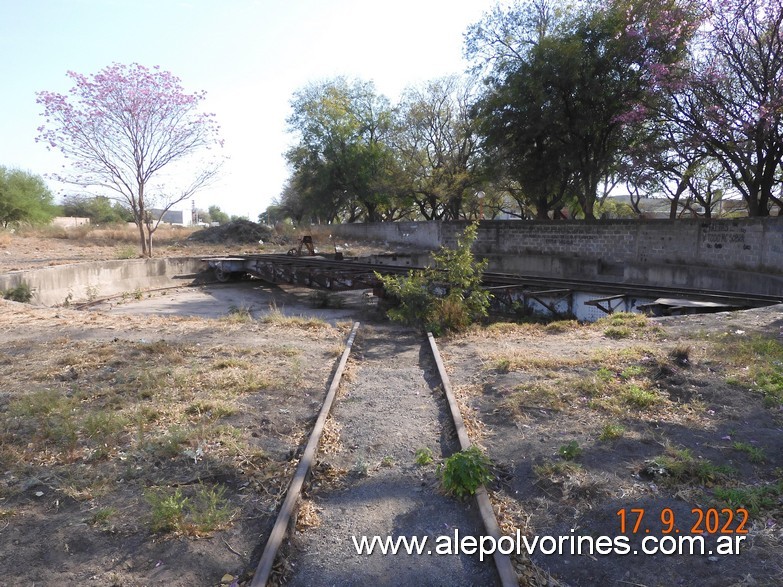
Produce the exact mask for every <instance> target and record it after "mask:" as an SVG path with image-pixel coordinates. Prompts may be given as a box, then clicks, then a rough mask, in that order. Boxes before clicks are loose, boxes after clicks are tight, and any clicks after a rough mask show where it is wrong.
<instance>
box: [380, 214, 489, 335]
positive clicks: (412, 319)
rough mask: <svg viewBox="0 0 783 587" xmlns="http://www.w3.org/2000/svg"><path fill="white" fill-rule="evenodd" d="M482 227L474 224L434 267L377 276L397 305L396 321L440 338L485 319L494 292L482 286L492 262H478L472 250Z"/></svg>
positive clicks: (435, 258) (391, 311)
mask: <svg viewBox="0 0 783 587" xmlns="http://www.w3.org/2000/svg"><path fill="white" fill-rule="evenodd" d="M477 235H478V224H475V223H474V224H471V225H469V226H468V227H467V228H465V231H464V232H463V233H462V235H461V236H460V237H459V238H458V239H457V247H456V248H455V249H450V248H448V247H441V249H440V250H439V251H438V252H436V253H434V254H433V256H432V259H433V262H434V263H433V266H432V267H429V268H427V269H425V270H419V271H409V272H408V274H407V275H381V274H379V273H376V274H375V275H376V277H377V278H378V279H379V280H380V281H381V283H382V284H383V287H384V289H385V290H386V292H387V293H388V294H389V295H390V297H391V298H392V300H393V301H394V302H396V304H397V305H396V306H394V307H392V308H391V309H389V311H388V316H389V318H391V319H392V320H395V321H397V322H402V323H404V324H408V325H410V326H419V327H422V328H424V329H425V330H428V331H430V332H432V333H433V334H434V335H435V336H439V335H441V334H443V333H445V332H449V331H451V332H459V331H461V330H465V329H466V328H467V327H468V326H470V324H472V323H473V322H475V321H477V320H479V319H481V318H483V317H485V316H486V315H487V312H488V310H489V303H490V297H491V296H490V293H489V292H488V291H487V290H485V289H483V288H482V287H481V279H482V275H483V273H484V270H485V269H486V267H487V263H488V261H487V260H486V259H484V260H482V261H476V259H475V257H474V256H473V253H472V252H471V247H472V245H473V243H474V241H475V240H476V236H477Z"/></svg>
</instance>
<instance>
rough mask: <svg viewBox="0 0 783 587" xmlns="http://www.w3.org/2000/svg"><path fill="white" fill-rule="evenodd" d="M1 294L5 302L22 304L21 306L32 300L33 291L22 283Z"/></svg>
mask: <svg viewBox="0 0 783 587" xmlns="http://www.w3.org/2000/svg"><path fill="white" fill-rule="evenodd" d="M2 294H3V298H4V299H6V300H11V301H12V302H22V303H23V304H27V303H29V302H30V300H31V299H33V290H32V289H31V288H30V286H29V285H27V284H26V283H25V282H24V281H23V282H22V283H20V284H19V285H17V286H16V287H12V288H11V289H7V290H5V291H3V292H2Z"/></svg>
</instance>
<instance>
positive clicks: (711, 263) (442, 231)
mask: <svg viewBox="0 0 783 587" xmlns="http://www.w3.org/2000/svg"><path fill="white" fill-rule="evenodd" d="M414 225H416V227H415V228H414ZM466 225H467V223H466V222H444V223H440V222H420V223H413V222H408V223H401V224H399V225H395V224H383V223H377V224H356V225H351V224H343V225H334V226H332V231H333V233H336V234H341V235H344V236H345V237H347V238H366V239H368V240H375V241H385V242H388V243H389V244H404V245H413V246H421V247H423V248H431V249H435V248H437V247H439V246H441V245H446V246H454V245H455V244H456V241H457V238H458V236H459V235H460V234H461V233H462V231H463V230H464V229H465V226H466ZM360 235H361V236H360ZM474 252H475V253H476V254H478V255H479V256H482V257H485V258H487V259H489V261H490V270H492V271H502V272H506V273H518V274H528V275H542V276H554V277H564V278H575V279H590V280H595V281H607V282H615V283H633V284H642V285H645V284H646V285H656V286H674V287H683V288H697V289H710V290H719V291H728V292H734V293H755V294H766V295H783V218H779V217H775V218H741V219H733V220H727V219H721V220H674V221H672V220H603V221H600V222H599V221H592V222H588V221H578V220H572V221H552V222H546V221H543V222H541V221H525V220H499V221H482V222H481V225H480V228H479V233H478V238H477V239H476V243H475V245H474Z"/></svg>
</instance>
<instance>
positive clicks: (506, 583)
mask: <svg viewBox="0 0 783 587" xmlns="http://www.w3.org/2000/svg"><path fill="white" fill-rule="evenodd" d="M427 339H428V340H429V343H430V349H431V350H432V355H433V357H435V364H436V365H437V367H438V374H439V375H440V380H441V383H442V384H443V393H444V394H445V395H446V400H447V401H448V404H449V411H450V412H451V419H452V421H453V422H454V428H455V429H456V430H457V438H458V439H459V444H460V447H461V448H462V450H466V449H468V448H470V445H471V442H470V437H469V436H468V432H467V430H466V429H465V422H464V420H463V419H462V412H460V409H459V404H458V403H457V398H456V397H455V395H454V391H453V390H452V389H451V381H450V380H449V374H448V373H447V372H446V367H445V366H444V365H443V360H442V359H441V357H440V352H439V351H438V345H437V344H436V343H435V337H433V336H432V333H431V332H428V333H427ZM474 497H475V498H476V504H477V505H478V509H479V514H480V515H481V521H482V523H483V524H484V530H485V531H486V532H487V534H488V535H490V536H492V538H493V539H494V540H495V544H497V543H498V541H499V540H500V537H501V536H502V534H501V532H500V526H499V525H498V521H497V518H496V517H495V511H494V510H493V509H492V503H491V502H490V501H489V494H488V493H487V489H486V487H484V486H483V485H482V486H480V487H479V488H478V489H477V490H476V493H475V496H474ZM492 558H493V560H494V561H495V568H496V569H497V572H498V576H499V577H500V584H501V585H503V587H517V585H519V578H518V577H517V572H516V571H515V570H514V565H513V564H512V563H511V558H510V557H509V556H508V555H507V554H503V553H501V552H500V550H499V549H496V550H495V552H494V553H493V555H492Z"/></svg>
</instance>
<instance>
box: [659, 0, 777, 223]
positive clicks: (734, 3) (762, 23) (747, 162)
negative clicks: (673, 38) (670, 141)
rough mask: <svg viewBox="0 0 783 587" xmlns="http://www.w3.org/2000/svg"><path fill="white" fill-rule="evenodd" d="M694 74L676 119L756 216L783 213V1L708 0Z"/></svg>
mask: <svg viewBox="0 0 783 587" xmlns="http://www.w3.org/2000/svg"><path fill="white" fill-rule="evenodd" d="M704 10H705V13H704V16H705V21H704V22H705V25H704V27H703V28H702V30H701V32H700V35H699V38H698V40H699V43H698V44H697V45H696V47H695V48H694V50H693V59H692V62H693V65H692V67H693V74H692V76H691V77H690V79H689V80H688V83H687V85H686V86H685V87H684V88H682V89H681V91H678V92H675V93H674V95H673V105H674V106H673V108H672V110H671V115H670V119H671V120H672V121H673V122H674V123H676V124H677V125H679V127H680V129H681V131H682V132H683V134H685V135H686V136H688V137H689V140H690V141H691V142H693V143H694V144H698V145H700V146H701V147H703V148H704V149H705V150H706V151H707V152H708V153H709V155H710V156H711V157H713V158H714V159H715V160H717V161H718V162H719V163H720V164H721V166H722V167H723V168H724V170H725V172H726V173H727V175H728V176H729V178H730V181H731V184H732V185H733V187H734V189H735V190H737V191H738V192H739V193H741V194H742V197H743V199H744V200H745V202H746V204H747V207H748V214H749V215H750V216H768V215H769V213H770V209H771V208H773V207H774V206H777V207H778V208H779V209H781V210H783V195H781V192H780V185H781V177H780V172H781V164H782V163H783V5H782V4H781V2H780V0H720V1H718V0H705V1H704Z"/></svg>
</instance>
